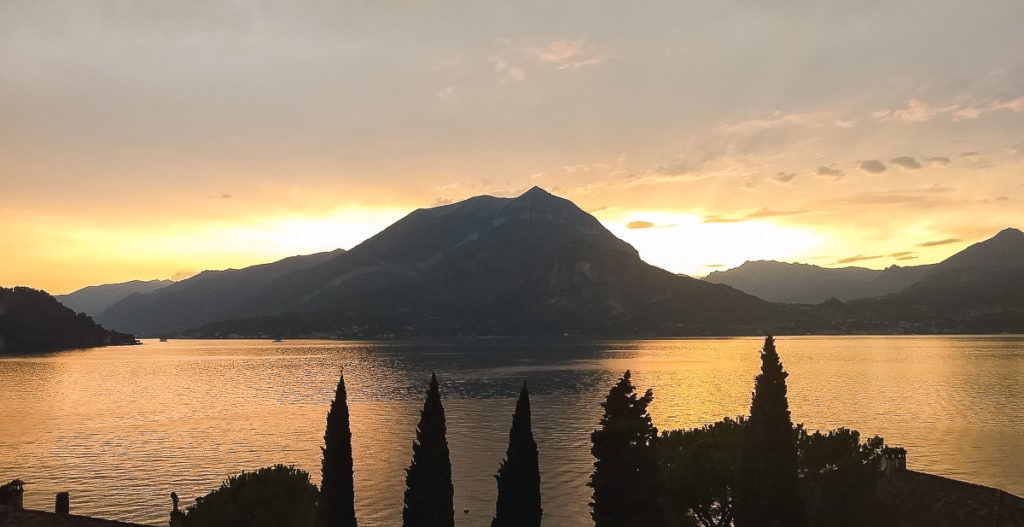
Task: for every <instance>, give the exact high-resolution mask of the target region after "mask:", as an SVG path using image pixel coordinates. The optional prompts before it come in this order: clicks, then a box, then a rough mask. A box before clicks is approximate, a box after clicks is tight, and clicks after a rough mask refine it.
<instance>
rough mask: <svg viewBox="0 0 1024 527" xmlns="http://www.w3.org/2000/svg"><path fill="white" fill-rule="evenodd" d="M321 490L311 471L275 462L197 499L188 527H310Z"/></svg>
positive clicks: (187, 517)
mask: <svg viewBox="0 0 1024 527" xmlns="http://www.w3.org/2000/svg"><path fill="white" fill-rule="evenodd" d="M316 502H317V490H316V485H314V484H313V483H312V482H311V481H310V479H309V473H307V472H304V471H302V470H299V469H296V468H295V467H290V466H289V467H286V466H284V465H274V466H273V467H264V468H261V469H259V470H257V471H255V472H242V473H241V474H239V475H237V476H232V477H230V478H228V480H227V481H225V482H224V483H223V484H222V485H221V486H220V488H219V489H217V490H215V491H213V492H211V493H209V494H207V495H206V496H204V497H202V498H197V499H196V503H195V504H194V505H192V506H190V507H188V509H186V511H185V518H184V524H185V526H186V527H310V526H312V525H313V518H314V516H315V514H316Z"/></svg>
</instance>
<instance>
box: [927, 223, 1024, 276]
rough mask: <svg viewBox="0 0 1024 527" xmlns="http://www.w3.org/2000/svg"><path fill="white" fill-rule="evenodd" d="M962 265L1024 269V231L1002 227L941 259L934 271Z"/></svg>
mask: <svg viewBox="0 0 1024 527" xmlns="http://www.w3.org/2000/svg"><path fill="white" fill-rule="evenodd" d="M962 267H1004V268H1012V269H1024V232H1021V231H1020V230H1018V229H1015V228H1013V227H1009V228H1006V229H1003V230H1001V231H999V233H998V234H996V235H995V236H993V237H991V238H989V239H987V240H985V241H981V242H978V243H975V244H974V245H971V246H970V247H968V248H966V249H964V250H962V251H960V252H958V253H956V254H954V255H953V256H950V257H949V258H947V259H945V260H943V261H942V262H941V263H939V264H938V265H937V266H936V271H935V272H939V271H945V270H948V269H955V268H962Z"/></svg>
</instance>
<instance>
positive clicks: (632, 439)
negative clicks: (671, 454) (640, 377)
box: [588, 370, 660, 527]
mask: <svg viewBox="0 0 1024 527" xmlns="http://www.w3.org/2000/svg"><path fill="white" fill-rule="evenodd" d="M629 377H630V372H629V370H626V373H625V374H624V375H623V376H622V379H621V380H619V382H618V383H617V384H616V385H615V386H614V387H613V388H612V389H611V390H610V391H609V392H608V397H607V399H606V400H605V402H604V403H602V404H601V406H603V407H604V416H603V417H602V418H601V428H600V429H599V430H596V431H594V432H593V433H592V434H591V435H590V438H591V441H592V442H593V447H592V448H591V453H592V454H593V455H594V458H595V459H596V461H595V462H594V472H593V474H591V476H590V482H589V483H588V485H589V486H590V487H591V488H593V489H594V495H593V501H592V502H591V503H590V506H591V508H592V510H591V517H593V519H594V524H595V527H620V526H621V527H625V526H634V525H644V526H651V525H657V524H658V518H659V516H660V514H659V508H658V492H659V487H660V478H659V476H658V462H657V457H656V454H655V452H654V449H653V448H651V445H652V443H653V442H654V441H655V440H656V439H657V436H658V430H657V428H655V427H654V425H653V424H652V423H651V416H650V414H648V413H647V406H648V405H649V404H651V401H652V400H653V399H654V393H653V392H652V391H651V390H647V392H646V393H645V394H644V395H643V397H638V396H637V394H636V391H635V389H634V387H633V385H632V383H631V382H630V380H629Z"/></svg>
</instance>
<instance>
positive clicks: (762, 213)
mask: <svg viewBox="0 0 1024 527" xmlns="http://www.w3.org/2000/svg"><path fill="white" fill-rule="evenodd" d="M808 212H811V211H809V210H772V209H767V208H764V209H758V210H755V211H754V212H751V213H749V214H745V215H742V216H724V215H721V214H709V215H707V216H704V219H702V220H701V223H739V222H741V221H750V220H760V219H764V218H778V217H781V216H795V215H797V214H806V213H808Z"/></svg>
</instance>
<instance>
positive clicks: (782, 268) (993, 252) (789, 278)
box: [705, 228, 1024, 304]
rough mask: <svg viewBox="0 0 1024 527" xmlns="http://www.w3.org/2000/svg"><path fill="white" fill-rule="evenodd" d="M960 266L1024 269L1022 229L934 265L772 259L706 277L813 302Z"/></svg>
mask: <svg viewBox="0 0 1024 527" xmlns="http://www.w3.org/2000/svg"><path fill="white" fill-rule="evenodd" d="M961 268H976V269H981V268H1006V269H1024V233H1022V232H1021V231H1019V230H1017V229H1013V228H1008V229H1004V230H1002V231H1000V232H999V233H998V234H996V235H995V236H993V237H992V238H989V239H988V240H985V241H982V242H979V243H976V244H974V245H971V246H970V247H968V248H966V249H964V250H962V251H960V252H958V253H956V254H954V255H952V256H950V257H949V258H947V259H945V260H943V261H942V262H940V263H937V264H931V265H918V266H910V267H899V266H892V267H889V268H887V269H885V270H883V271H876V270H872V269H865V268H862V267H842V268H838V269H830V268H824V267H818V266H816V265H808V264H796V263H783V262H775V261H756V262H745V263H744V264H743V265H741V266H739V267H736V268H734V269H729V270H727V271H716V272H713V273H711V274H710V275H708V276H707V277H706V278H705V280H706V281H708V282H712V283H716V284H726V285H729V286H731V287H735V288H736V289H739V290H741V291H744V292H747V293H750V294H752V295H756V296H758V297H760V298H763V299H765V300H768V301H771V302H790V303H803V304H817V303H820V302H824V301H825V300H827V299H829V298H836V299H839V300H842V301H849V300H856V299H862V298H872V297H877V296H884V295H890V294H894V293H898V292H900V291H903V290H904V289H906V288H908V287H910V286H912V285H914V284H915V283H917V282H919V281H921V280H923V279H925V278H926V277H928V276H931V275H935V274H939V273H943V272H946V271H950V270H953V269H961Z"/></svg>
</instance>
